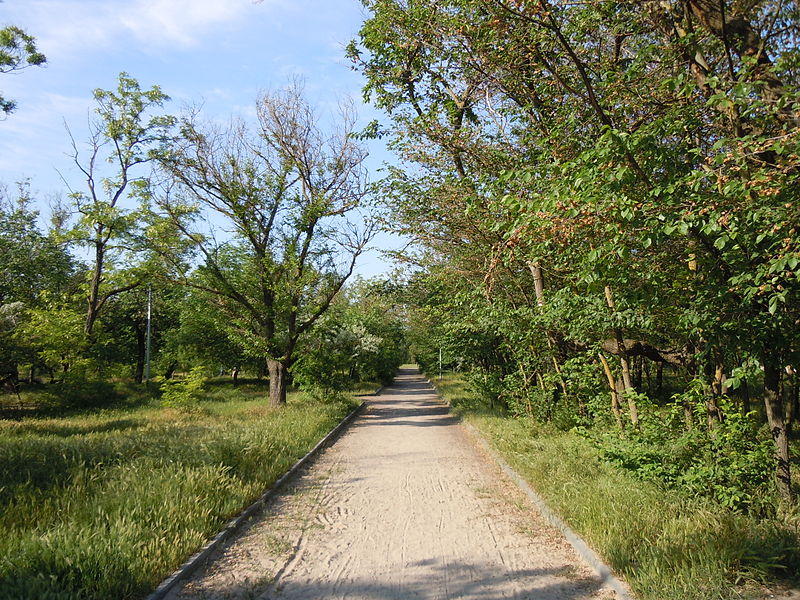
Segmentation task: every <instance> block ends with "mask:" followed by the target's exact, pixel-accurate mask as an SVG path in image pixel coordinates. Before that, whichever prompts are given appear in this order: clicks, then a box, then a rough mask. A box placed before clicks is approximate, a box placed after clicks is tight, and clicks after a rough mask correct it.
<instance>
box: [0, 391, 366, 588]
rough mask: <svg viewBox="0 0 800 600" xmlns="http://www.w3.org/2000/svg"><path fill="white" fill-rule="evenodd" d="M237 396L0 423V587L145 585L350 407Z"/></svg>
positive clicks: (297, 399)
mask: <svg viewBox="0 0 800 600" xmlns="http://www.w3.org/2000/svg"><path fill="white" fill-rule="evenodd" d="M215 391H216V392H217V393H219V394H220V395H222V390H221V389H217V390H215ZM237 393H238V392H237ZM241 398H242V396H239V397H238V399H236V400H232V401H229V402H224V401H218V402H203V405H204V411H203V412H199V413H198V412H195V413H192V414H186V413H185V412H183V411H181V410H176V409H158V408H155V407H153V406H140V407H138V408H119V409H113V410H108V411H102V412H100V413H98V412H94V413H90V414H82V415H74V416H71V417H64V418H58V419H56V418H50V419H23V420H21V421H0V598H9V599H10V598H14V599H26V598H54V599H62V598H63V599H74V598H81V599H93V598H97V599H100V598H103V599H106V598H120V599H123V598H135V597H140V596H142V595H144V594H146V593H147V592H148V590H151V589H153V588H154V587H155V586H156V585H157V584H158V583H159V582H160V581H161V580H162V579H163V578H164V577H165V576H166V575H168V574H169V573H170V572H172V571H173V570H174V569H175V568H176V567H177V566H178V565H180V564H181V562H182V561H183V560H185V559H186V557H187V556H188V555H189V554H191V553H192V552H193V551H195V550H196V549H197V548H198V547H199V546H201V545H202V544H203V543H204V542H205V541H206V540H207V539H209V538H210V537H212V536H213V535H214V534H215V533H216V531H218V529H219V528H220V527H221V526H222V525H223V524H224V523H225V522H226V521H227V520H228V519H229V518H230V517H231V516H233V515H234V514H236V513H238V512H239V511H240V510H241V509H242V508H244V507H245V506H247V505H248V504H249V503H251V502H252V501H253V500H254V499H255V498H256V497H257V496H258V495H259V494H260V493H261V492H263V490H264V489H265V488H266V487H268V486H269V485H270V484H272V483H273V482H274V481H275V480H276V479H277V478H278V477H279V476H280V475H281V474H282V473H284V472H285V471H286V469H288V468H289V467H290V466H291V465H292V464H293V463H294V462H295V461H296V460H297V459H298V458H300V457H301V456H303V455H304V454H305V453H306V452H307V451H308V450H309V449H310V448H311V447H312V446H313V445H314V444H315V443H316V441H317V440H318V439H319V438H320V437H322V436H323V435H324V434H325V433H327V431H329V430H330V429H331V428H332V427H333V426H334V425H335V424H336V423H337V422H338V421H339V420H340V419H341V418H342V417H343V416H344V415H345V414H346V413H347V412H348V411H349V410H350V409H351V408H352V403H349V402H342V401H340V402H324V403H322V402H315V401H313V400H311V399H308V398H305V397H303V396H301V395H299V394H292V395H290V397H289V402H288V404H287V406H286V407H285V408H283V409H281V410H279V411H274V410H265V409H263V408H262V407H261V406H260V405H257V404H256V403H255V402H254V401H253V400H250V399H241Z"/></svg>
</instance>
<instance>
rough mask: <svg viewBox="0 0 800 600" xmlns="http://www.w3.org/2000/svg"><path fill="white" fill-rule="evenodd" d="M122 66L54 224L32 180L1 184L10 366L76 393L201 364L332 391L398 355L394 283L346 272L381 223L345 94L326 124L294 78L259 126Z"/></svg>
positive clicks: (7, 375)
mask: <svg viewBox="0 0 800 600" xmlns="http://www.w3.org/2000/svg"><path fill="white" fill-rule="evenodd" d="M168 100H169V98H168V96H167V95H166V94H165V93H164V92H163V91H162V90H161V88H159V87H158V86H153V87H152V88H150V89H144V88H142V87H141V86H140V84H139V82H138V81H137V80H136V79H135V78H133V77H132V76H130V75H128V74H127V73H121V74H120V76H119V80H118V83H117V87H116V89H113V90H102V89H98V90H95V92H94V101H95V108H94V111H93V113H92V118H91V119H90V122H89V132H88V136H87V139H86V140H85V141H78V140H76V139H75V137H74V136H73V135H72V133H71V132H70V131H69V130H68V133H69V136H68V137H69V140H70V141H71V148H72V151H71V158H72V161H73V163H74V167H75V172H76V173H77V174H78V175H77V177H76V178H75V180H74V181H73V180H71V178H70V177H69V176H68V175H66V174H62V178H63V179H64V182H65V184H66V185H67V186H68V188H69V193H68V195H67V196H66V198H63V199H61V200H60V201H59V202H57V203H56V204H55V206H54V207H53V210H52V219H51V223H50V226H49V227H47V228H46V231H45V230H44V229H43V228H42V227H41V226H40V223H39V221H40V215H39V212H38V211H37V210H36V209H35V202H34V199H33V198H32V197H31V193H30V182H22V183H20V184H18V185H17V187H16V188H11V189H10V188H8V186H5V187H4V188H3V189H2V190H0V254H2V255H3V256H4V261H3V263H2V265H0V367H1V368H0V371H2V373H0V377H2V379H3V380H4V383H5V384H6V385H8V386H9V387H10V388H11V389H17V390H18V386H19V381H20V378H21V376H22V377H23V378H26V379H28V380H29V381H30V382H31V383H33V382H35V381H50V382H56V383H60V384H63V385H66V386H67V387H69V386H70V385H71V386H73V387H74V386H76V385H78V386H79V385H80V384H84V383H86V382H90V381H109V380H113V379H115V378H122V379H125V378H131V377H132V378H133V379H134V380H135V381H137V382H140V383H141V382H142V380H143V379H144V378H145V377H146V376H145V370H146V359H147V355H148V344H149V342H150V340H149V339H148V337H152V342H153V350H154V352H153V368H154V370H155V371H157V372H158V374H159V375H161V376H162V377H166V378H169V377H171V376H172V374H173V373H174V372H175V371H176V370H184V371H186V370H189V369H190V368H192V367H196V366H198V365H201V366H205V368H206V370H207V371H209V374H217V373H218V372H219V371H227V372H230V373H232V374H233V376H234V379H235V378H236V377H237V376H238V374H239V373H240V372H241V371H242V370H246V371H248V372H249V373H250V374H252V375H260V376H268V379H269V398H270V404H271V405H273V406H279V405H281V404H283V403H285V401H286V391H287V386H288V385H289V383H290V381H291V380H294V381H296V382H298V383H302V384H303V385H304V386H305V387H306V388H308V389H320V390H329V391H330V390H339V389H343V388H344V387H346V386H347V385H348V384H349V383H350V382H352V381H358V380H383V381H387V380H389V379H391V377H392V375H393V372H394V369H395V368H396V366H397V365H398V364H399V363H400V362H402V360H403V358H404V354H405V346H404V344H403V327H402V321H401V315H400V312H399V311H398V310H397V309H396V308H395V307H394V306H393V305H392V300H391V298H390V297H389V296H388V295H387V294H386V290H385V286H384V285H383V284H380V283H378V282H363V281H356V282H355V283H353V284H351V285H349V286H347V285H346V283H347V282H348V280H350V279H351V278H352V275H353V272H354V269H355V265H356V261H357V260H358V258H359V257H360V256H361V255H362V254H363V252H364V251H365V249H366V248H367V245H368V244H369V242H370V240H371V239H372V237H373V235H374V233H375V231H376V225H375V218H374V216H373V210H372V208H371V205H372V200H371V192H372V190H371V186H370V183H369V181H368V178H367V173H366V169H365V167H364V159H365V157H366V151H365V148H364V145H363V143H362V142H360V141H359V140H358V139H357V137H356V136H355V135H354V134H353V132H354V126H355V119H356V116H355V112H354V110H353V107H352V105H349V104H346V103H343V104H342V105H341V106H340V111H339V114H338V115H336V117H335V119H334V120H333V121H332V123H331V124H330V126H328V125H325V124H324V123H323V118H322V116H321V115H319V114H318V113H317V112H316V111H315V110H314V108H313V107H312V106H311V105H310V104H309V103H308V102H307V100H306V99H305V97H304V93H303V86H302V83H301V82H299V81H295V82H292V83H291V84H290V85H289V86H287V87H286V88H284V89H282V90H280V91H275V92H269V93H265V94H263V95H262V96H261V97H260V98H259V99H258V101H257V103H256V115H257V117H256V119H255V120H254V121H253V122H245V121H244V120H242V119H237V118H232V119H231V120H230V121H229V122H228V123H226V124H219V123H209V122H204V121H203V120H202V118H201V116H200V115H199V113H198V112H197V111H195V110H187V111H186V112H184V113H183V114H181V115H179V116H174V115H171V114H169V113H168V112H166V108H165V105H166V103H167V102H168Z"/></svg>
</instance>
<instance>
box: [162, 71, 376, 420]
mask: <svg viewBox="0 0 800 600" xmlns="http://www.w3.org/2000/svg"><path fill="white" fill-rule="evenodd" d="M256 112H257V130H256V131H255V132H254V133H252V132H250V131H249V129H248V127H247V126H246V125H245V124H244V123H242V122H236V121H234V122H233V123H232V124H231V125H230V126H229V127H227V128H226V129H222V128H219V127H213V126H205V127H203V126H201V125H199V124H198V123H197V119H196V118H195V117H192V116H189V117H187V118H185V119H184V120H183V121H182V123H181V132H182V140H181V142H180V144H179V145H178V146H176V148H175V150H174V151H173V153H172V154H171V155H170V156H169V157H168V158H167V159H166V160H164V161H163V165H164V167H165V169H166V170H167V171H168V172H169V174H170V175H171V176H172V178H173V182H174V184H175V186H174V188H172V189H169V190H168V191H167V193H165V194H164V195H163V196H162V197H161V198H160V199H159V204H160V207H161V209H162V211H163V213H164V215H165V217H166V218H167V219H169V220H170V221H171V222H172V224H173V225H174V227H176V228H177V229H178V230H179V231H180V232H182V234H183V236H184V238H185V239H186V240H188V241H190V242H191V243H192V244H193V245H194V247H195V249H196V250H197V252H198V253H199V255H200V258H201V264H200V265H199V266H198V268H197V269H196V270H195V272H194V273H192V274H188V273H186V274H185V276H184V278H183V281H184V283H185V284H186V285H188V286H190V287H192V288H194V289H196V290H198V291H201V292H204V293H206V294H207V297H208V301H209V302H214V303H215V304H216V306H217V308H218V310H219V311H221V312H222V313H223V314H225V315H227V322H228V328H229V332H230V335H231V336H232V337H233V338H234V339H236V340H237V341H238V343H239V344H240V346H241V347H242V348H243V350H244V351H245V352H247V353H249V354H250V355H254V356H259V357H260V358H261V359H262V360H266V362H267V364H268V369H269V376H270V403H271V405H273V406H278V405H281V404H283V403H285V401H286V388H287V378H288V375H289V369H290V367H291V366H292V364H293V362H294V360H295V351H296V349H297V347H298V345H299V344H301V343H302V338H303V337H304V336H305V335H306V334H307V333H308V332H309V330H310V329H311V328H312V327H313V326H314V324H315V323H316V322H317V321H318V320H319V318H320V317H321V316H322V315H323V314H324V313H325V312H326V311H327V310H328V308H329V307H330V305H331V302H332V301H333V299H334V298H335V296H336V295H337V294H338V293H339V291H340V290H341V288H342V286H343V285H344V283H345V281H346V280H347V279H348V278H349V277H350V275H351V274H352V273H353V269H354V266H355V264H356V260H357V259H358V257H359V256H360V255H361V253H362V252H363V251H364V249H365V247H366V245H367V243H368V242H369V240H370V239H371V236H372V233H373V229H374V227H373V224H372V222H371V221H370V220H369V218H368V217H367V218H366V220H363V219H364V215H363V214H361V213H360V211H359V209H360V208H362V207H363V206H364V202H365V199H366V197H367V194H368V191H369V188H368V186H367V181H366V172H365V169H364V166H363V161H364V158H365V157H366V152H365V150H364V149H363V147H362V146H361V145H360V144H359V143H358V141H357V140H356V138H355V137H354V136H353V127H354V124H355V114H354V112H353V110H352V107H351V106H348V105H344V106H343V107H342V109H341V111H340V115H339V116H338V119H337V121H336V123H335V125H333V126H332V131H331V132H330V133H326V132H324V131H323V129H322V127H321V124H320V118H319V116H318V115H317V114H316V113H315V112H314V110H313V109H312V108H311V107H310V106H309V105H308V103H307V101H306V100H305V99H304V98H303V90H302V87H301V86H300V85H299V84H298V83H294V84H293V85H291V86H290V87H288V88H287V89H286V90H284V91H281V92H274V93H268V94H264V95H263V96H262V97H261V98H260V99H259V100H258V102H257V104H256ZM203 211H204V212H203ZM202 214H206V215H207V216H208V219H209V224H211V223H213V221H214V220H219V219H223V220H224V223H225V225H224V226H223V231H224V234H225V235H226V236H227V237H226V239H219V237H218V236H217V232H215V231H214V230H213V229H212V230H205V231H203V230H202V229H200V228H199V227H198V226H197V225H198V223H197V219H196V220H195V222H194V225H193V224H192V223H191V222H190V219H189V218H188V217H189V216H190V215H194V216H195V217H198V218H199V216H200V215H202ZM160 251H161V252H162V253H164V255H166V256H169V255H171V252H170V250H169V248H163V247H162V248H161V249H160Z"/></svg>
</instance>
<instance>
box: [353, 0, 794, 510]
mask: <svg viewBox="0 0 800 600" xmlns="http://www.w3.org/2000/svg"><path fill="white" fill-rule="evenodd" d="M364 4H365V6H366V7H367V9H368V10H370V11H371V17H370V18H369V19H368V20H367V21H366V23H365V24H364V27H363V28H362V31H361V36H360V40H359V42H358V43H355V44H353V45H352V46H351V47H350V55H351V57H352V58H353V59H354V61H355V62H356V64H357V65H359V66H360V68H361V69H362V70H363V72H364V73H365V75H366V76H367V86H366V88H365V91H366V93H367V94H368V95H369V96H371V97H372V98H373V99H374V100H375V101H376V103H377V104H378V105H379V106H380V107H381V108H384V109H385V110H386V111H387V112H388V113H389V115H390V116H391V120H392V124H393V129H392V131H393V133H394V141H393V143H394V145H395V147H397V148H398V149H399V150H400V151H401V153H402V154H403V156H404V157H405V158H407V159H408V160H410V161H413V162H417V163H418V164H420V165H421V166H422V168H421V169H417V170H416V171H413V172H411V173H409V172H406V173H402V172H399V171H398V172H396V173H395V174H394V177H393V179H392V181H391V190H392V191H393V197H394V198H395V199H396V206H397V208H398V210H397V215H398V217H399V220H400V221H401V222H403V223H405V227H406V229H407V230H412V231H413V230H416V231H420V232H422V235H421V236H420V239H421V241H422V242H423V243H424V244H425V245H426V246H427V247H428V248H429V249H431V250H433V251H434V252H435V253H438V254H439V256H440V257H441V258H442V262H443V263H445V264H449V265H450V267H451V268H452V269H453V271H454V272H455V273H457V274H458V275H459V276H462V277H466V278H469V279H470V280H471V281H472V282H473V283H474V284H475V285H477V286H483V289H484V290H485V293H484V294H483V297H484V298H485V301H486V303H488V304H489V305H490V306H491V305H493V304H494V305H497V306H509V305H510V307H511V308H512V309H514V310H516V309H521V310H522V312H523V313H524V312H525V309H526V307H525V306H524V305H525V303H530V304H531V305H533V306H536V307H537V308H536V311H535V312H534V311H530V310H528V311H527V313H528V314H532V315H533V318H532V319H531V326H533V327H543V328H544V330H545V332H546V335H545V336H542V337H541V338H540V339H541V340H542V341H543V342H545V347H544V348H542V349H541V351H542V352H543V353H547V354H552V359H553V360H552V361H551V362H552V365H553V369H554V370H555V371H556V372H557V371H558V370H559V369H560V363H563V362H564V361H565V360H567V359H570V360H571V359H573V358H575V357H577V356H579V355H581V353H584V352H586V351H587V349H588V348H592V347H595V348H598V349H602V350H603V351H604V352H606V353H611V354H613V355H615V356H616V357H617V361H616V365H615V368H616V369H617V370H619V371H620V375H621V377H619V379H620V380H621V381H622V382H623V386H622V387H623V388H625V389H624V390H621V391H622V392H623V393H625V395H626V396H627V397H628V398H631V399H632V398H633V395H632V394H631V393H630V392H631V391H632V390H631V388H633V387H635V386H634V380H635V378H634V377H633V376H632V374H631V370H632V367H631V365H632V362H633V361H634V360H637V359H638V358H640V357H643V356H646V357H648V359H651V360H657V361H659V362H660V363H662V364H664V363H666V364H670V365H673V366H675V367H676V368H680V369H681V370H683V371H684V373H685V374H686V375H687V376H689V377H696V378H698V379H701V380H704V382H705V383H706V389H707V390H708V391H709V394H710V395H714V394H718V393H721V392H722V389H723V388H724V385H723V384H722V382H723V379H724V373H725V372H730V369H731V368H733V367H735V366H738V364H743V363H742V358H741V357H755V358H757V359H758V361H759V362H760V363H761V365H762V367H763V372H764V374H765V377H764V383H765V387H766V391H765V396H764V402H765V407H766V413H767V416H768V421H769V426H770V430H771V432H772V435H773V437H774V440H775V447H776V456H777V463H778V469H777V472H776V475H777V481H778V489H779V490H780V492H781V494H782V495H783V496H784V497H785V498H791V496H792V489H791V483H790V481H791V477H790V472H789V465H790V460H789V454H788V431H789V427H790V422H791V418H792V416H791V414H790V411H788V410H787V408H788V407H787V406H786V403H785V402H784V401H783V400H782V398H783V397H784V396H785V390H784V388H785V387H786V385H787V384H791V381H787V373H794V372H795V371H796V369H795V368H794V365H795V364H796V363H797V362H798V360H800V357H799V356H798V351H800V348H798V345H797V339H798V338H799V337H800V335H799V334H798V323H800V321H798V320H797V317H798V313H797V306H798V303H797V298H798V296H800V284H799V283H798V274H800V268H799V267H800V247H798V243H797V239H798V238H797V236H796V232H797V230H798V227H800V216H799V215H798V212H797V205H796V202H794V199H793V198H794V195H795V193H794V192H793V190H794V189H796V186H797V183H798V173H799V172H800V171H799V170H798V158H797V156H798V137H797V119H798V114H799V113H798V100H799V99H800V91H799V89H798V84H799V83H800V69H798V64H800V54H799V53H798V49H797V39H798V35H800V26H798V22H800V21H798V18H797V17H798V12H797V11H798V9H797V5H796V3H793V2H780V1H775V2H760V3H753V2H736V1H734V2H731V1H723V2H717V1H708V2H706V1H704V0H702V1H701V0H675V1H667V2H664V1H653V2H628V3H613V2H603V1H599V0H598V1H588V2H561V1H558V2H556V1H548V0H536V1H530V2H517V1H514V2H509V1H506V0H448V1H446V2H432V1H427V0H422V1H419V2H403V1H398V0H366V1H365V2H364ZM470 217H471V218H470ZM528 290H532V291H535V294H534V293H530V292H529V291H528ZM479 297H480V296H479ZM498 329H502V320H501V321H498ZM512 347H514V345H513V344H512ZM516 347H517V348H519V345H517V346H516ZM533 351H534V352H539V349H536V350H533ZM585 356H587V357H592V360H593V359H594V358H596V357H597V354H596V353H589V354H585ZM736 356H738V357H739V358H736V359H734V357H736ZM744 362H746V360H745V361H744ZM737 363H738V364H737ZM787 367H789V368H788V369H787ZM596 370H597V372H598V373H601V370H600V367H599V366H597V368H596ZM789 377H795V376H794V375H789ZM615 379H616V378H614V377H613V376H612V377H610V378H609V379H608V381H610V382H611V381H614V380H615ZM715 390H716V391H715ZM708 407H709V413H712V412H715V411H716V408H715V401H714V400H713V398H711V399H710V401H709V403H708ZM631 415H632V419H635V416H634V415H635V406H634V405H633V404H632V405H631Z"/></svg>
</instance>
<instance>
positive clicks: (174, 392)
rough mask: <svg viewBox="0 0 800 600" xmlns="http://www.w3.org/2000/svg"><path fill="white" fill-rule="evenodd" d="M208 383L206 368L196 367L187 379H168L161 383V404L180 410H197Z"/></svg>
mask: <svg viewBox="0 0 800 600" xmlns="http://www.w3.org/2000/svg"><path fill="white" fill-rule="evenodd" d="M207 381H208V377H207V375H206V370H205V367H194V368H193V369H192V370H191V371H189V374H188V375H187V376H186V378H185V379H166V380H164V381H163V382H162V383H161V404H162V405H163V406H165V407H168V408H177V409H179V410H188V411H191V410H195V409H197V408H198V406H199V404H200V398H201V396H202V394H203V390H204V388H205V385H206V382H207Z"/></svg>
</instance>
